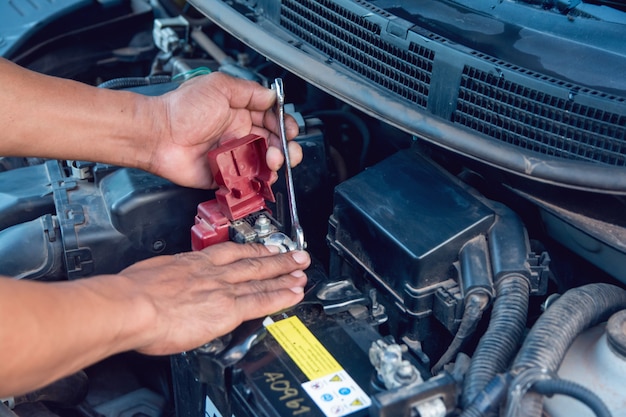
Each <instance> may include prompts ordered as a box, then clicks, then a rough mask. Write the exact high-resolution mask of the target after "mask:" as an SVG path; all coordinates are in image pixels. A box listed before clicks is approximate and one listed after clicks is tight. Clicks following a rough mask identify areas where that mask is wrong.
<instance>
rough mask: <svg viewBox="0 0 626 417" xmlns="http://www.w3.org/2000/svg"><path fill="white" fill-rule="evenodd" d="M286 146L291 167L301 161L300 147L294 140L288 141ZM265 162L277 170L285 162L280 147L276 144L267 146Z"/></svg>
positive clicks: (273, 169)
mask: <svg viewBox="0 0 626 417" xmlns="http://www.w3.org/2000/svg"><path fill="white" fill-rule="evenodd" d="M287 147H288V149H289V161H290V162H291V167H292V168H293V167H295V166H297V165H298V164H299V163H300V162H302V158H303V154H302V147H301V146H300V144H299V143H298V142H294V141H291V142H289V143H288V144H287ZM265 162H266V163H267V166H268V167H269V168H270V169H271V170H272V171H278V170H279V169H280V167H281V166H282V165H283V163H284V162H285V157H284V155H283V152H282V149H279V148H277V147H276V146H270V147H268V148H267V154H266V156H265Z"/></svg>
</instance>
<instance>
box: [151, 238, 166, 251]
mask: <svg viewBox="0 0 626 417" xmlns="http://www.w3.org/2000/svg"><path fill="white" fill-rule="evenodd" d="M163 249H165V241H164V240H163V239H158V240H155V241H154V242H152V251H153V252H156V253H159V252H162V251H163Z"/></svg>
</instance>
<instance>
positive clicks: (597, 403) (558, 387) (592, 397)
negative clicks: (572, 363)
mask: <svg viewBox="0 0 626 417" xmlns="http://www.w3.org/2000/svg"><path fill="white" fill-rule="evenodd" d="M532 390H533V391H535V392H537V393H538V394H541V395H547V396H548V397H551V396H553V395H555V394H560V395H566V396H568V397H572V398H575V399H577V400H578V401H580V402H581V403H583V404H585V405H586V406H587V407H589V408H590V409H591V411H593V412H594V414H595V415H596V417H611V411H610V410H609V408H608V407H607V406H606V404H604V402H603V401H602V399H601V398H600V397H598V396H597V395H596V394H595V393H594V392H592V391H590V390H589V389H588V388H586V387H584V386H582V385H580V384H577V383H575V382H572V381H565V380H562V379H543V380H539V381H537V382H535V383H534V384H533V387H532Z"/></svg>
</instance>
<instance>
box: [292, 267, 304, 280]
mask: <svg viewBox="0 0 626 417" xmlns="http://www.w3.org/2000/svg"><path fill="white" fill-rule="evenodd" d="M289 275H291V276H292V277H295V278H302V277H304V276H305V274H304V271H300V270H299V269H298V270H295V271H293V272H292V273H291V274H289Z"/></svg>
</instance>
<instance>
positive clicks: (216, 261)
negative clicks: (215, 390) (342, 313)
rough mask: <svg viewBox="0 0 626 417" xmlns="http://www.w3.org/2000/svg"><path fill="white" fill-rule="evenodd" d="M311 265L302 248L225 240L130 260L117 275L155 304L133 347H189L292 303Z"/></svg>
mask: <svg viewBox="0 0 626 417" xmlns="http://www.w3.org/2000/svg"><path fill="white" fill-rule="evenodd" d="M272 249H273V250H272ZM309 264H310V258H309V256H308V254H307V253H306V252H289V253H284V254H278V253H277V248H271V247H270V248H268V247H265V246H263V245H257V244H245V245H242V244H237V243H232V242H226V243H221V244H217V245H213V246H210V247H208V248H206V249H204V250H202V251H197V252H189V253H182V254H178V255H173V256H159V257H155V258H151V259H148V260H145V261H142V262H139V263H137V264H135V265H132V266H130V267H129V268H127V269H125V270H124V271H122V272H121V273H120V275H121V276H124V277H127V278H129V279H130V280H132V281H133V283H135V284H136V286H137V287H138V288H139V291H141V292H143V293H144V295H145V297H147V299H148V301H149V305H151V306H152V307H153V311H152V314H149V315H148V320H146V322H147V323H149V327H148V328H147V329H145V331H143V332H142V333H143V334H142V340H141V341H140V342H138V343H137V346H136V347H135V349H137V350H139V351H140V352H143V353H146V354H156V355H163V354H171V353H177V352H181V351H184V350H189V349H193V348H195V347H198V346H201V345H203V344H204V343H207V342H209V341H211V340H213V339H215V338H216V337H219V336H222V335H224V334H227V333H229V332H230V331H232V330H233V329H235V328H236V327H237V326H238V325H239V324H241V323H242V322H243V321H246V320H251V319H253V318H258V317H263V316H265V315H268V314H272V313H275V312H276V311H279V310H281V309H284V308H287V307H290V306H292V305H294V304H296V303H298V302H299V301H301V300H302V297H303V288H304V285H305V284H306V275H305V273H304V272H303V271H304V269H306V268H307V267H308V266H309Z"/></svg>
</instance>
